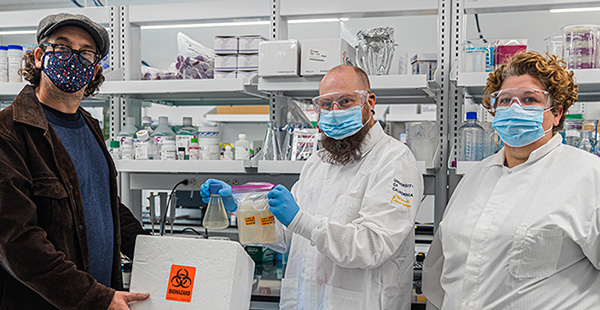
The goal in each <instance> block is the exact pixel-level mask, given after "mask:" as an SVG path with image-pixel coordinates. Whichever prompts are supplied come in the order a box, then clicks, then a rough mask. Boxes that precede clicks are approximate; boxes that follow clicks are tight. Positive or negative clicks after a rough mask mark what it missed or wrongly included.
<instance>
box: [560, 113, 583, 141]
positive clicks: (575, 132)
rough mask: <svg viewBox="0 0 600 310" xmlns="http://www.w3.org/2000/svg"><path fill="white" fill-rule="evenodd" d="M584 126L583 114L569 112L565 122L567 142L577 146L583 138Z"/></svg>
mask: <svg viewBox="0 0 600 310" xmlns="http://www.w3.org/2000/svg"><path fill="white" fill-rule="evenodd" d="M582 126H583V117H582V115H581V114H567V116H566V117H565V122H564V132H565V144H567V145H570V146H575V147H576V146H577V144H579V140H580V139H581V138H580V136H581V134H580V133H579V132H580V131H581V127H582Z"/></svg>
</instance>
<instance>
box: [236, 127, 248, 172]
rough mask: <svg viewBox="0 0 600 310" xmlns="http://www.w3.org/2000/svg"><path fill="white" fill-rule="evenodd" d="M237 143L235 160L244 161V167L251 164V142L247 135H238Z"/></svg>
mask: <svg viewBox="0 0 600 310" xmlns="http://www.w3.org/2000/svg"><path fill="white" fill-rule="evenodd" d="M238 139H239V140H237V141H235V143H234V146H235V160H243V161H244V165H245V166H248V165H249V164H250V141H248V140H246V134H245V133H241V134H239V135H238Z"/></svg>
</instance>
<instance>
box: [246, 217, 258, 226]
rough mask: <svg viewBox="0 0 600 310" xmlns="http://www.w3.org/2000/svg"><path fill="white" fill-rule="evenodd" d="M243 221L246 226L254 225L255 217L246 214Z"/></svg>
mask: <svg viewBox="0 0 600 310" xmlns="http://www.w3.org/2000/svg"><path fill="white" fill-rule="evenodd" d="M244 223H246V226H250V225H254V224H256V219H255V218H254V216H247V217H245V218H244Z"/></svg>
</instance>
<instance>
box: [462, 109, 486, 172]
mask: <svg viewBox="0 0 600 310" xmlns="http://www.w3.org/2000/svg"><path fill="white" fill-rule="evenodd" d="M459 135H460V140H459V141H460V142H459V143H460V144H459V148H458V160H459V161H477V160H482V159H483V127H481V126H479V124H477V112H467V122H466V123H464V124H463V125H462V126H460V129H459Z"/></svg>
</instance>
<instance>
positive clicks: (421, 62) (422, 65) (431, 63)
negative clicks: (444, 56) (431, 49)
mask: <svg viewBox="0 0 600 310" xmlns="http://www.w3.org/2000/svg"><path fill="white" fill-rule="evenodd" d="M410 64H411V66H412V74H426V75H427V79H429V80H431V79H433V75H434V74H435V70H436V69H437V55H436V54H432V53H419V54H415V55H414V56H413V57H411V58H410Z"/></svg>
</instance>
